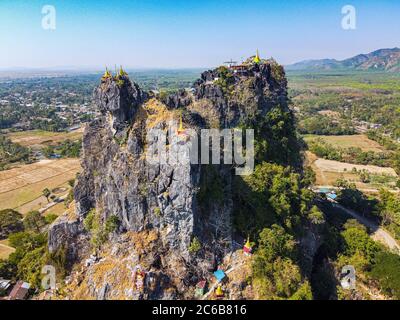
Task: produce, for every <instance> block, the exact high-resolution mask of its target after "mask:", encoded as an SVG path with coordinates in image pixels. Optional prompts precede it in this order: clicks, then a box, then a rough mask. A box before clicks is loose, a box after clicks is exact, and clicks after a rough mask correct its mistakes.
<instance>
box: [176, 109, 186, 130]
mask: <svg viewBox="0 0 400 320" xmlns="http://www.w3.org/2000/svg"><path fill="white" fill-rule="evenodd" d="M177 133H178V135H180V134H183V133H186V132H185V129H184V128H183V121H182V114H181V117H180V119H179V128H178V130H177Z"/></svg>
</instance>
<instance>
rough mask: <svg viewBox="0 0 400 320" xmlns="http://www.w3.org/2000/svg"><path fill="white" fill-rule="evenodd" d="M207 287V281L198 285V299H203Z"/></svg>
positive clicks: (202, 281)
mask: <svg viewBox="0 0 400 320" xmlns="http://www.w3.org/2000/svg"><path fill="white" fill-rule="evenodd" d="M206 285H207V281H206V280H201V281H199V282H198V283H197V284H196V293H195V295H196V297H202V296H203V295H204V291H205V288H206Z"/></svg>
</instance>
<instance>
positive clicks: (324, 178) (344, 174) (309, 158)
mask: <svg viewBox="0 0 400 320" xmlns="http://www.w3.org/2000/svg"><path fill="white" fill-rule="evenodd" d="M306 163H307V165H309V166H311V168H312V169H313V170H314V172H315V174H316V185H319V186H332V185H334V184H335V182H336V181H337V180H338V179H346V180H348V181H350V182H353V183H355V184H356V186H357V187H358V188H359V189H362V190H366V191H375V190H377V189H379V188H382V187H386V188H393V187H394V184H395V182H396V180H397V174H396V172H395V171H394V170H393V169H392V168H383V167H377V166H372V165H357V164H351V163H345V162H339V161H333V160H325V159H321V158H318V157H317V156H316V155H315V154H313V153H312V152H309V151H307V152H306ZM353 168H356V169H357V170H358V171H362V170H366V171H368V172H369V173H370V174H371V182H370V183H363V182H361V181H360V177H359V175H358V174H356V173H353V172H352V170H353Z"/></svg>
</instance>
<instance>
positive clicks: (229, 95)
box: [49, 60, 288, 298]
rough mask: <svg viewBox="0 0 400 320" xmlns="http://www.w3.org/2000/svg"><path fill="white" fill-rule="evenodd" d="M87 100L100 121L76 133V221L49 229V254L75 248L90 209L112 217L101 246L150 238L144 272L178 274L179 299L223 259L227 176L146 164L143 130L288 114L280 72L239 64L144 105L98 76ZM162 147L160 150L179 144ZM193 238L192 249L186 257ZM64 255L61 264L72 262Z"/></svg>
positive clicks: (134, 92)
mask: <svg viewBox="0 0 400 320" xmlns="http://www.w3.org/2000/svg"><path fill="white" fill-rule="evenodd" d="M94 101H95V103H96V104H97V106H98V108H99V110H100V112H101V116H100V117H99V118H97V119H95V120H93V121H92V122H91V123H89V124H88V125H87V126H86V128H85V132H84V136H83V154H82V159H81V164H82V169H83V170H82V173H81V174H80V175H79V178H78V182H77V184H76V186H75V189H74V198H75V202H76V221H74V222H69V221H64V220H59V221H56V222H55V223H54V224H53V225H52V227H51V229H50V231H49V250H50V252H55V251H57V250H58V249H59V248H60V247H63V246H66V247H68V248H71V247H75V246H76V239H78V238H79V237H81V236H82V235H83V234H86V235H87V233H86V231H85V230H84V228H83V221H84V219H85V217H86V216H87V214H88V213H89V211H90V210H95V211H96V213H97V214H98V215H99V216H100V219H101V221H102V222H103V223H105V222H106V221H107V219H108V218H109V217H111V216H116V217H117V218H118V220H119V221H120V224H119V228H118V230H117V232H116V235H115V236H114V237H113V238H112V239H111V240H110V241H115V243H117V242H118V240H115V239H118V236H117V235H118V234H121V235H123V234H124V233H125V232H136V233H140V232H144V231H149V230H154V231H155V232H157V237H158V242H157V246H154V248H153V251H152V253H151V255H152V256H154V257H155V258H154V261H158V259H159V258H160V259H162V260H163V261H162V263H159V262H154V261H153V262H154V263H150V265H149V267H152V268H155V269H157V268H160V269H161V268H162V270H163V271H162V272H161V271H160V270H158V271H157V270H154V272H159V277H160V278H163V277H164V278H174V277H177V275H176V272H177V270H178V271H179V276H178V278H179V281H180V284H179V283H176V284H175V285H174V288H175V289H174V290H176V294H178V295H179V294H184V291H185V286H184V285H188V284H189V283H191V284H193V283H194V282H195V281H197V280H198V279H199V278H201V277H202V275H204V274H205V273H207V272H210V271H212V270H213V269H214V268H215V267H216V265H217V264H218V263H219V262H220V261H222V259H223V257H224V255H225V254H226V253H227V252H229V251H230V250H231V245H232V233H233V230H232V210H233V208H232V206H233V200H232V192H231V189H232V175H233V174H234V170H232V166H230V165H200V164H191V163H189V161H187V163H186V164H183V165H182V164H169V163H167V164H163V163H161V164H160V163H158V164H157V163H156V164H154V163H149V162H148V161H146V156H145V152H146V150H148V149H149V148H152V147H153V146H152V144H154V143H157V142H156V141H148V139H147V134H148V130H149V129H151V128H153V129H154V128H156V129H160V130H167V129H168V127H169V124H170V121H171V119H175V120H178V119H179V116H180V115H181V114H182V115H183V121H184V124H185V127H186V128H193V129H194V130H197V131H198V130H199V129H201V128H210V127H213V128H233V127H237V126H239V125H241V124H251V122H252V121H255V120H254V119H255V118H256V116H259V115H265V114H266V113H267V112H268V111H269V110H271V109H272V108H273V107H279V108H281V109H282V110H284V111H288V106H287V103H288V99H287V83H286V78H285V75H284V71H283V68H282V67H281V66H280V65H278V64H277V63H276V62H274V61H273V60H271V61H265V62H264V63H262V64H260V65H255V64H249V65H248V67H247V68H246V70H244V71H243V72H241V73H234V72H232V71H231V70H228V69H227V68H222V67H220V68H217V69H215V70H210V71H206V72H204V73H203V74H202V75H201V78H200V79H199V80H197V81H196V82H195V83H194V85H193V88H192V89H191V90H184V91H182V90H181V91H179V92H178V93H176V94H174V95H171V96H169V97H166V98H163V99H157V98H154V97H151V95H150V94H148V93H146V92H144V91H142V90H141V89H140V88H139V86H138V85H137V84H135V83H133V82H131V81H130V80H129V78H128V77H127V76H126V75H121V76H116V77H108V78H103V79H102V82H101V84H100V85H99V86H98V87H97V88H96V89H95V91H94ZM168 139H169V140H168V143H169V148H174V147H175V145H176V144H185V143H189V142H187V141H179V140H178V141H176V140H172V139H171V138H168ZM207 179H208V180H207ZM216 179H217V180H218V181H219V183H220V186H222V188H221V189H222V190H221V192H220V194H219V198H218V199H215V198H213V196H212V195H210V194H207V193H206V192H204V189H205V188H204V186H207V185H208V184H210V183H211V181H215V180H216ZM195 238H196V240H198V241H199V242H200V243H201V248H200V250H198V251H197V252H191V249H190V247H191V243H192V242H193V239H195ZM113 239H114V240H113ZM77 250H79V249H77ZM69 252H71V259H72V257H73V256H77V255H74V254H73V253H74V250H69ZM132 259H133V258H132ZM135 259H136V258H135ZM112 290H113V288H112V287H109V284H104V286H103V289H102V291H101V292H100V293H98V292H97V293H96V294H95V293H93V296H95V295H97V297H99V296H100V297H102V298H105V297H107V295H109V294H110V292H112ZM155 296H156V297H157V298H162V297H163V296H162V295H160V294H156V295H155ZM169 296H170V295H169Z"/></svg>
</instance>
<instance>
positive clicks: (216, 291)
mask: <svg viewBox="0 0 400 320" xmlns="http://www.w3.org/2000/svg"><path fill="white" fill-rule="evenodd" d="M215 295H216V296H217V297H221V296H223V295H224V292H223V291H222V288H221V285H218V287H217V289H216V290H215Z"/></svg>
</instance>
